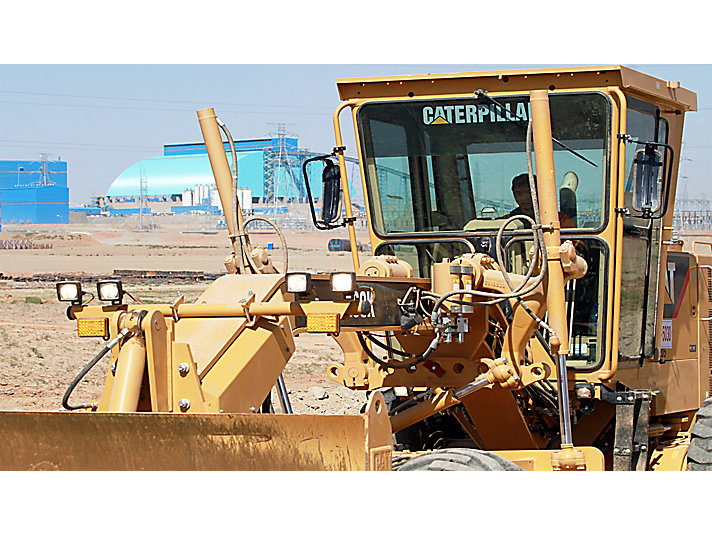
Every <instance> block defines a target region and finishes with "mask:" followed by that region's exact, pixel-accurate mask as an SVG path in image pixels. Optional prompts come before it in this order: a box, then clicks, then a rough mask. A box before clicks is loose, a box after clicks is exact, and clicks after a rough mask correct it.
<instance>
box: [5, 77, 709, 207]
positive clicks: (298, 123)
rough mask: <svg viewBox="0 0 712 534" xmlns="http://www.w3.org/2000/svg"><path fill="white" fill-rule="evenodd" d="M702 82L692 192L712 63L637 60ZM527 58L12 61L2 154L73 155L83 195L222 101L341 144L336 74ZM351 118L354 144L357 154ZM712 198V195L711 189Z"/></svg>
mask: <svg viewBox="0 0 712 534" xmlns="http://www.w3.org/2000/svg"><path fill="white" fill-rule="evenodd" d="M627 65H628V66H630V67H633V68H636V69H639V70H641V71H643V72H646V73H648V74H651V75H654V76H657V77H660V78H662V79H666V80H677V81H680V82H681V83H682V86H683V87H686V88H689V89H692V90H695V91H696V92H697V93H698V106H699V111H698V112H697V113H691V114H688V116H687V122H686V126H685V142H684V149H683V157H684V158H685V159H684V161H683V166H682V173H681V174H683V175H685V176H687V178H688V195H689V196H693V195H695V196H697V195H699V196H700V197H701V196H702V195H705V194H706V191H705V189H706V188H705V186H704V184H705V183H706V180H707V178H708V171H707V168H708V165H706V164H705V161H706V157H707V156H708V155H709V154H710V153H712V140H710V135H709V129H710V128H709V126H708V125H709V124H710V123H711V122H712V104H710V103H709V100H708V98H707V95H709V94H712V65H659V64H634V63H633V64H631V63H628V64H627ZM526 66H528V65H516V64H506V65H505V64H435V65H419V64H400V65H398V64H393V65H385V64H369V65H329V64H303V65H302V64H286V65H275V64H263V65H254V64H243V65H77V64H73V65H57V64H51V65H0V77H1V78H2V80H3V82H4V83H3V84H2V86H1V87H0V116H2V118H3V120H2V121H1V123H0V159H37V158H39V155H40V153H48V154H50V157H51V158H52V159H56V158H57V157H61V158H62V159H63V160H66V161H67V162H68V166H69V185H70V194H71V201H72V202H74V203H77V202H86V201H87V200H88V199H89V197H90V196H91V195H94V194H104V193H106V191H107V189H108V187H109V186H110V185H111V183H112V181H113V180H114V179H115V178H116V177H117V176H118V175H119V174H121V172H123V171H124V170H125V169H126V168H128V167H129V166H131V165H132V164H134V163H136V162H137V161H140V160H142V159H145V158H149V157H154V156H159V155H161V154H162V146H163V144H166V143H183V142H199V141H201V139H202V138H201V135H200V129H199V127H198V121H197V118H196V115H195V111H196V110H198V109H201V108H204V107H214V108H215V109H216V111H217V113H218V115H219V116H220V117H221V118H222V119H223V120H224V121H225V122H226V124H227V125H228V127H229V128H230V130H231V132H232V134H233V136H234V137H235V138H237V139H246V138H260V137H264V136H268V135H269V134H273V133H275V132H276V131H277V129H278V128H279V126H278V125H279V124H283V125H284V126H285V127H286V130H287V132H290V133H295V134H297V135H298V136H299V138H300V144H301V146H303V147H307V148H310V149H311V150H313V151H317V152H328V151H330V150H331V148H332V147H333V146H334V136H333V128H332V114H333V110H334V109H335V107H336V106H337V105H338V104H339V98H338V94H337V91H336V79H337V78H339V77H351V76H376V75H388V74H419V73H434V72H455V71H460V70H464V71H476V70H490V69H498V68H517V67H526ZM347 122H348V121H343V128H344V132H345V143H346V145H347V147H349V148H350V149H351V150H350V154H349V155H355V154H354V153H353V150H352V149H353V141H352V137H351V136H350V135H348V134H347V133H346V132H348V131H349V130H350V125H349V124H347ZM711 198H712V197H711Z"/></svg>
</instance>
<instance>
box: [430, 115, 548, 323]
mask: <svg viewBox="0 0 712 534" xmlns="http://www.w3.org/2000/svg"><path fill="white" fill-rule="evenodd" d="M531 137H532V124H531V120H530V121H529V125H528V127H527V135H526V152H527V171H528V174H529V190H530V193H531V197H532V206H533V208H534V219H532V218H531V217H529V216H527V215H514V216H512V217H510V218H508V219H507V220H506V221H505V222H504V224H503V225H502V226H501V227H500V228H499V231H498V232H497V242H496V246H495V253H496V255H497V263H498V264H499V265H500V266H501V273H502V277H503V278H504V281H505V282H506V283H507V286H508V287H509V290H510V291H511V293H509V294H504V295H499V296H498V297H497V298H495V299H492V296H493V295H492V293H487V292H484V291H475V290H472V289H461V290H458V291H451V292H449V293H446V294H444V295H441V296H439V298H438V300H437V301H436V302H435V305H434V306H433V311H432V313H431V322H432V323H433V324H435V323H436V322H437V317H438V315H439V309H440V307H441V306H442V305H443V303H444V302H445V301H446V300H448V299H449V298H450V297H454V296H455V295H472V296H477V297H484V298H486V299H491V300H486V301H482V302H477V301H475V302H470V303H468V304H469V305H474V306H491V305H493V304H499V303H500V302H504V301H505V300H509V299H512V298H516V299H517V300H518V301H519V303H520V304H521V305H522V306H523V308H524V310H526V312H527V313H528V314H529V315H530V316H532V317H533V318H535V319H536V321H537V323H538V324H539V325H540V326H542V327H544V328H546V329H547V330H549V331H550V332H552V330H551V328H550V327H549V326H548V325H547V324H546V323H544V322H543V321H542V320H541V319H540V318H539V317H537V316H536V315H535V314H534V313H533V312H532V311H531V310H530V309H529V307H528V306H527V305H526V304H524V302H523V301H522V299H521V297H522V296H524V295H526V294H528V293H530V292H531V291H532V290H533V289H534V288H536V287H537V286H539V284H541V283H542V281H543V280H544V277H545V276H546V272H547V266H548V260H547V253H546V245H545V244H544V232H543V231H542V227H541V212H540V210H539V196H538V194H537V189H536V183H535V182H534V170H533V162H532V147H531ZM517 219H524V220H526V221H528V222H529V224H531V227H532V237H533V240H534V250H535V254H534V257H533V258H532V261H531V262H530V264H529V269H528V270H527V273H526V275H524V280H522V283H521V284H520V285H519V287H517V288H515V287H514V284H513V283H512V280H511V278H510V277H509V273H507V270H506V269H505V268H504V259H503V257H502V237H503V236H504V229H505V228H506V227H507V226H508V225H509V224H510V223H512V222H513V221H515V220H517ZM539 257H541V259H542V261H541V269H540V271H539V274H538V275H537V276H536V277H535V278H534V282H533V283H531V284H530V285H529V287H526V289H525V286H526V285H527V284H529V282H530V280H531V277H532V275H533V273H534V267H535V266H536V265H537V263H538V260H539Z"/></svg>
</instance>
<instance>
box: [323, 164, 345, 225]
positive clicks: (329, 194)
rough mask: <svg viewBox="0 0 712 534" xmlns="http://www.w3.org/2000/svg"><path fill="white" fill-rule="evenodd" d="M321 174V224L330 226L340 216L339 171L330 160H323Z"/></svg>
mask: <svg viewBox="0 0 712 534" xmlns="http://www.w3.org/2000/svg"><path fill="white" fill-rule="evenodd" d="M325 161H326V167H324V170H323V171H322V173H321V184H322V195H321V222H323V223H324V224H327V225H328V224H330V223H332V222H334V221H335V220H337V219H338V218H339V217H340V216H341V213H340V212H341V170H340V169H339V166H338V165H335V164H334V163H333V162H332V161H331V160H328V159H327V160H325Z"/></svg>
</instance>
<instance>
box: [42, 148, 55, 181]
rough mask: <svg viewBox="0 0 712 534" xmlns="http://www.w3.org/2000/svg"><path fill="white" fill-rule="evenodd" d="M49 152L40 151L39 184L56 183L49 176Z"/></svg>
mask: <svg viewBox="0 0 712 534" xmlns="http://www.w3.org/2000/svg"><path fill="white" fill-rule="evenodd" d="M49 156H50V155H49V154H47V153H46V152H41V153H40V180H39V185H54V182H53V181H52V180H51V179H50V177H49Z"/></svg>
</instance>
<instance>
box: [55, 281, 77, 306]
mask: <svg viewBox="0 0 712 534" xmlns="http://www.w3.org/2000/svg"><path fill="white" fill-rule="evenodd" d="M57 298H58V299H59V301H60V302H71V303H73V304H81V303H82V284H81V282H57Z"/></svg>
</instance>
